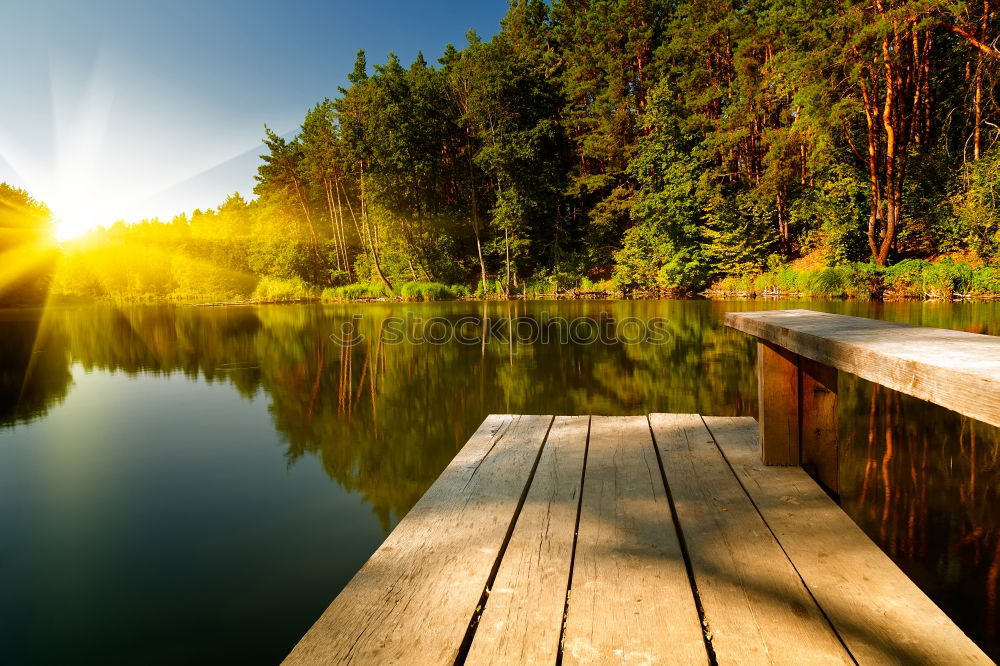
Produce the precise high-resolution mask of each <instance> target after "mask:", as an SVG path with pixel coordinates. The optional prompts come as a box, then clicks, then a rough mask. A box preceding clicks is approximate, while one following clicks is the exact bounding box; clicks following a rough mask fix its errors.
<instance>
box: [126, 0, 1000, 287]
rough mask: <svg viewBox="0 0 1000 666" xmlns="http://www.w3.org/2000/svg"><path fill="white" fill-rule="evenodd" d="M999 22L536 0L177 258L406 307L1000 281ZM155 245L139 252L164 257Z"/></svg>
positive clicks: (915, 14)
mask: <svg viewBox="0 0 1000 666" xmlns="http://www.w3.org/2000/svg"><path fill="white" fill-rule="evenodd" d="M998 27H1000V25H998V19H997V10H996V8H995V6H994V2H991V0H974V1H970V2H955V1H950V0H949V1H948V2H945V1H944V0H906V1H892V0H866V1H865V2H861V1H858V0H788V1H781V2H779V1H778V0H742V1H739V0H722V1H719V0H682V1H681V2H669V3H668V2H665V1H663V0H556V1H555V2H552V3H551V4H549V3H546V2H544V1H543V0H514V1H512V2H511V3H510V6H509V8H508V11H507V13H506V15H505V16H504V18H503V19H502V21H501V25H500V29H499V32H498V33H497V34H496V35H495V36H494V37H493V38H492V39H490V40H489V41H485V40H483V39H481V38H480V37H479V36H478V35H477V34H475V33H474V32H470V33H469V34H468V35H467V43H466V44H465V46H464V47H463V48H461V49H458V48H455V47H453V46H450V45H449V46H448V47H447V48H446V49H445V51H444V53H443V54H442V55H441V57H440V58H438V60H437V63H435V64H432V63H430V62H428V61H427V60H426V59H425V57H424V56H423V55H422V54H418V55H417V57H416V59H415V60H414V62H412V63H410V64H409V65H405V64H404V63H402V62H401V61H400V60H399V59H398V58H397V57H396V56H395V55H393V54H390V55H389V56H388V58H387V59H386V61H385V62H384V63H380V64H375V65H374V66H369V63H368V62H367V58H366V54H365V52H364V51H359V52H358V55H357V59H356V62H355V64H354V68H353V71H352V72H351V73H350V74H349V76H348V82H349V83H348V84H347V86H346V87H343V88H339V89H338V91H337V93H336V94H335V95H333V96H332V97H331V98H329V99H324V100H322V101H320V102H319V103H317V104H316V106H315V107H313V108H312V109H310V110H309V111H308V112H307V113H306V115H305V118H304V120H303V122H302V125H301V127H300V128H299V130H298V131H297V132H296V133H294V135H291V136H290V135H285V136H279V135H278V134H277V133H275V132H274V131H272V130H271V129H267V130H266V135H265V137H264V144H265V147H266V153H265V154H264V155H263V156H262V163H261V165H260V167H259V169H258V174H257V185H256V187H255V189H254V194H255V195H256V198H255V199H253V200H252V201H249V202H248V201H244V200H243V199H242V198H241V197H231V198H230V199H229V200H227V202H226V203H225V204H224V205H223V206H222V207H220V209H219V211H208V212H207V213H203V212H201V211H196V212H195V214H194V215H193V216H192V217H191V218H190V219H188V218H186V217H182V218H178V219H176V220H174V221H173V223H172V225H173V227H174V229H175V231H176V233H177V234H180V235H184V234H187V236H186V239H187V240H183V241H181V240H176V239H175V240H173V241H170V242H171V243H173V245H171V246H170V247H171V248H174V249H176V246H177V244H181V245H183V247H184V248H187V250H186V251H187V252H188V254H194V255H198V256H199V257H202V258H204V259H205V260H206V261H208V260H211V261H212V262H219V261H222V262H223V263H222V265H223V267H224V268H225V269H226V270H228V271H231V272H232V273H233V274H234V275H252V276H269V277H273V278H278V279H292V280H298V281H301V282H302V283H303V284H308V285H317V286H320V287H324V286H331V287H333V286H337V285H344V284H349V283H366V284H378V285H380V288H381V289H383V290H384V291H385V292H387V293H396V292H397V291H398V290H399V286H400V284H401V283H404V282H411V281H415V282H421V281H426V282H443V283H464V284H467V285H471V284H476V285H478V291H480V293H483V294H487V293H489V294H499V295H508V294H510V293H513V292H517V291H519V290H521V291H523V290H524V289H525V288H526V284H528V283H532V282H533V283H534V284H537V283H539V282H543V283H548V284H552V285H553V286H554V288H566V287H570V286H573V285H577V286H578V285H579V284H580V282H581V281H595V282H596V281H600V280H608V284H613V285H614V287H615V289H616V290H621V291H626V292H627V291H635V290H656V291H660V292H663V291H669V290H686V289H692V288H701V287H704V286H705V285H707V284H709V283H711V282H713V281H715V280H717V279H719V278H722V277H725V276H729V275H746V274H755V273H761V272H764V271H767V270H769V269H777V268H779V267H781V266H785V265H787V264H788V263H789V262H794V261H796V260H802V258H804V257H805V258H810V261H811V262H812V264H810V265H816V264H817V263H818V265H824V266H836V265H843V264H850V263H852V262H858V263H868V264H872V265H874V266H875V267H884V266H886V265H889V264H893V263H896V262H899V261H900V260H903V259H906V258H912V257H921V258H934V257H937V256H940V255H949V256H957V257H960V258H961V259H962V260H965V261H968V262H971V263H973V264H976V263H978V264H983V263H985V264H990V263H991V262H993V261H994V260H995V258H996V257H997V248H998V243H1000V213H998V195H1000V186H998V182H1000V181H998V180H997V178H996V176H997V175H998V174H1000V148H997V147H996V146H995V143H996V139H997V136H998V124H997V123H998V122H1000V118H998V114H997V99H996V93H997V80H998V73H1000V51H998V50H997V48H996V46H995V44H996V40H997V36H998V35H1000V31H998ZM206 216H214V217H215V218H218V219H217V220H216V221H217V222H218V221H219V219H221V218H222V217H226V218H227V219H229V220H230V221H229V222H225V223H223V222H219V224H218V227H217V228H212V226H211V225H210V224H209V225H208V226H206V223H207V221H208V219H207V218H206ZM195 218H198V219H200V220H201V222H200V224H201V226H202V228H203V230H202V231H201V232H198V233H194V234H193V231H192V229H193V227H194V226H196V223H195ZM237 218H238V219H239V220H240V221H239V222H237V223H233V222H232V220H235V219H237ZM159 226H160V227H167V226H170V225H167V224H160V225H159ZM149 227H150V225H147V226H146V228H145V230H142V229H141V228H140V227H135V228H134V231H130V230H131V229H132V228H131V227H130V228H123V229H120V230H119V231H118V232H116V233H117V236H116V238H118V239H121V238H123V237H124V236H127V235H128V234H129V233H132V234H133V236H136V237H139V236H141V235H142V234H154V235H157V236H158V237H159V242H161V243H163V242H166V240H165V239H164V237H165V233H164V232H162V231H156V230H152V229H151V228H149ZM192 234H193V236H192ZM198 239H201V240H198ZM206 239H208V240H206ZM196 241H197V242H196ZM202 241H204V242H202ZM209 241H211V242H209ZM206 243H208V245H211V244H212V243H221V244H222V245H225V246H226V248H228V249H219V248H217V247H215V246H211V247H210V248H209V249H207V250H206V249H205V248H206V247H208V245H206ZM196 246H197V247H196ZM192 248H194V249H192Z"/></svg>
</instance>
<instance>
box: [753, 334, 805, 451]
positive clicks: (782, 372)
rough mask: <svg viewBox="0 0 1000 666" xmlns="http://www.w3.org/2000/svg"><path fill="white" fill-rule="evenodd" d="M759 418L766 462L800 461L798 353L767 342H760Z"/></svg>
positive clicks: (758, 375)
mask: <svg viewBox="0 0 1000 666" xmlns="http://www.w3.org/2000/svg"><path fill="white" fill-rule="evenodd" d="M757 394H758V396H760V400H759V402H758V404H759V409H758V412H757V421H758V423H760V442H761V446H760V452H761V457H762V458H763V460H764V463H765V464H767V465H798V464H799V396H800V395H801V393H800V389H799V366H798V357H797V356H796V355H795V354H793V353H791V352H789V351H787V350H785V349H782V348H781V347H776V346H774V345H772V344H770V343H767V342H758V343H757Z"/></svg>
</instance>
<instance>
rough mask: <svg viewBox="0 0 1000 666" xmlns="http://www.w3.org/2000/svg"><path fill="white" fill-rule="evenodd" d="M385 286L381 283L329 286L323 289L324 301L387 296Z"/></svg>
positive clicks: (359, 299)
mask: <svg viewBox="0 0 1000 666" xmlns="http://www.w3.org/2000/svg"><path fill="white" fill-rule="evenodd" d="M385 297H386V291H385V287H384V286H382V285H380V284H346V285H344V286H343V287H329V288H327V289H324V290H323V295H322V297H321V298H322V300H323V302H324V303H334V302H337V301H361V300H370V299H376V298H385Z"/></svg>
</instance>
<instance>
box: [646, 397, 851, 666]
mask: <svg viewBox="0 0 1000 666" xmlns="http://www.w3.org/2000/svg"><path fill="white" fill-rule="evenodd" d="M649 420H650V424H651V426H652V429H653V437H654V439H655V440H656V445H657V448H659V450H660V458H661V460H662V461H663V469H664V471H665V472H666V475H667V484H668V485H669V486H670V494H671V496H672V497H673V501H674V507H675V509H676V511H677V517H678V520H679V523H680V526H681V533H682V536H683V538H684V541H685V543H686V544H687V551H688V554H689V557H690V560H691V568H692V570H693V572H694V579H695V586H696V588H697V591H698V597H699V598H700V600H701V606H702V609H703V612H704V617H705V621H706V623H707V627H708V630H709V631H710V634H711V642H712V647H713V649H714V651H715V655H716V659H717V661H718V663H720V664H771V663H776V664H803V663H809V664H852V663H853V661H852V660H851V657H850V655H849V654H848V653H847V650H845V649H844V646H843V645H842V644H841V642H840V640H839V639H838V638H837V635H836V634H835V633H834V631H833V629H832V628H831V626H830V624H829V623H828V622H827V620H826V618H824V617H823V613H822V612H821V611H820V609H819V607H818V606H817V605H816V603H815V601H814V600H813V599H812V597H811V596H810V595H809V592H808V591H807V590H806V588H805V586H804V585H803V584H802V580H801V579H800V578H799V575H798V573H797V572H796V571H795V568H794V567H793V566H792V564H791V562H789V561H788V558H787V557H786V556H785V553H784V551H782V549H781V546H780V545H778V542H777V541H776V540H775V538H774V535H773V534H771V532H770V530H768V528H767V525H766V524H765V523H764V521H763V519H762V518H761V517H760V514H759V513H757V509H756V508H754V506H753V503H751V501H750V498H749V497H748V496H747V494H746V493H745V492H744V490H743V488H742V487H741V486H740V484H739V481H737V479H736V477H735V476H734V475H733V471H732V469H730V467H729V465H728V464H727V463H726V461H725V459H724V458H723V457H722V454H721V453H720V452H719V449H718V448H717V447H716V446H715V442H714V441H713V440H712V436H711V434H710V433H709V432H708V429H707V428H706V427H705V424H704V422H703V421H702V419H701V417H700V416H698V415H697V414H650V415H649ZM750 421H751V422H752V421H753V420H752V419H750Z"/></svg>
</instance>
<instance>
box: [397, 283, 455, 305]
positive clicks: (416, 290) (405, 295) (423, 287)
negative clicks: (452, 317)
mask: <svg viewBox="0 0 1000 666" xmlns="http://www.w3.org/2000/svg"><path fill="white" fill-rule="evenodd" d="M468 295H469V288H468V287H466V286H465V285H453V286H450V287H449V286H448V285H445V284H441V283H440V282H407V283H406V284H404V285H403V286H402V287H400V288H399V296H400V298H402V299H403V300H404V301H440V300H445V299H449V298H461V297H463V296H468Z"/></svg>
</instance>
